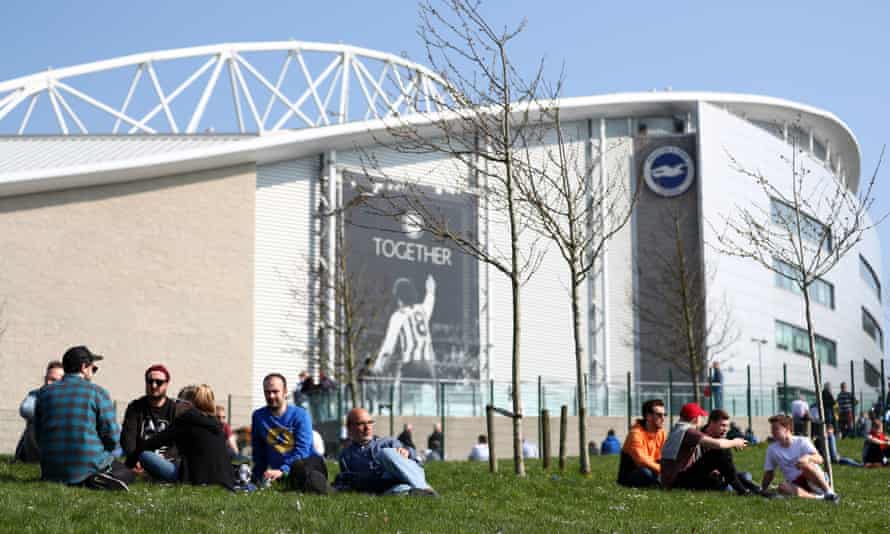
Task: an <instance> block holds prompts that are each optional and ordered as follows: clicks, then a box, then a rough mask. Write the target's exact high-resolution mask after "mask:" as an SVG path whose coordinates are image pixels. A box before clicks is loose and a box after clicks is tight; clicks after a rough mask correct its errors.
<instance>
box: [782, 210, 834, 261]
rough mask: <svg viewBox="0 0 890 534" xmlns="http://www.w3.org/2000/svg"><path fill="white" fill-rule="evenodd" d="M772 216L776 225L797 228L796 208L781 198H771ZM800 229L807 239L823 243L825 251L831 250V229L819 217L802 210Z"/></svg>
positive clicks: (814, 242) (815, 242)
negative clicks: (811, 215)
mask: <svg viewBox="0 0 890 534" xmlns="http://www.w3.org/2000/svg"><path fill="white" fill-rule="evenodd" d="M770 217H771V219H772V221H773V224H775V225H778V226H781V227H783V228H792V229H793V228H796V225H797V218H796V216H795V211H794V208H792V207H791V206H789V205H788V204H785V203H784V202H782V201H781V200H778V199H775V198H773V199H770ZM800 230H801V234H803V237H804V239H805V240H806V241H808V242H810V243H812V244H813V245H816V246H818V245H819V244H820V243H821V244H822V249H823V250H824V251H825V252H831V249H832V242H831V229H829V228H828V227H826V226H825V225H824V224H822V223H821V222H819V220H818V219H816V218H814V217H810V216H809V215H807V214H806V213H803V212H801V214H800ZM795 233H796V232H795Z"/></svg>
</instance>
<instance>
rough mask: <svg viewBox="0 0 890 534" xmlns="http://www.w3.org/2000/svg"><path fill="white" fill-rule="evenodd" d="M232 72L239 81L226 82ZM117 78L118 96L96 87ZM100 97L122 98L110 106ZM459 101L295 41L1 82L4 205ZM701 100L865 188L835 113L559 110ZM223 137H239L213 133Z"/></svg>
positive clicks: (218, 160) (199, 164)
mask: <svg viewBox="0 0 890 534" xmlns="http://www.w3.org/2000/svg"><path fill="white" fill-rule="evenodd" d="M179 61H184V62H187V64H186V65H184V66H180V67H179V68H178V70H176V69H171V70H164V71H163V74H164V76H165V78H166V77H167V76H170V77H173V76H172V74H173V73H176V74H177V75H178V79H181V80H182V81H181V82H180V83H179V84H178V85H176V87H175V88H173V89H172V90H170V89H169V87H168V88H167V89H166V90H165V88H164V85H163V84H162V82H161V80H162V77H161V74H162V72H161V69H162V68H165V69H166V67H167V66H168V64H173V63H176V62H179ZM223 69H226V71H227V77H228V78H229V83H228V84H224V83H222V82H221V80H220V78H221V77H222V76H223V75H222V70H223ZM264 69H265V70H264ZM269 69H271V70H272V71H274V75H272V74H268V73H269V72H270V70H269ZM378 69H379V70H378ZM263 72H266V73H267V74H263ZM112 74H116V75H117V76H118V78H117V80H118V81H119V83H118V85H114V83H106V84H99V85H96V84H93V85H89V84H88V83H87V82H86V81H85V80H86V78H88V77H89V76H100V75H112ZM272 80H274V82H273V81H272ZM78 87H80V88H78ZM88 87H89V88H93V89H95V91H99V92H101V91H102V90H106V91H107V92H108V95H115V94H116V96H102V97H100V96H98V93H96V92H95V91H94V92H90V91H89V90H88ZM140 91H142V92H141V93H140ZM218 93H223V95H222V97H221V96H220V94H218ZM447 94H448V91H447V88H446V87H445V82H444V81H443V80H442V79H441V78H439V77H438V76H437V75H436V74H435V73H433V72H431V71H429V70H428V69H426V68H425V67H423V66H421V65H417V64H415V63H411V62H409V61H407V60H405V59H403V58H400V57H398V56H394V55H391V54H385V53H382V52H375V51H372V50H366V49H361V48H356V47H351V46H346V45H331V44H322V43H306V42H296V41H293V42H274V43H240V44H222V45H213V46H203V47H195V48H186V49H179V50H169V51H163V52H153V53H146V54H138V55H133V56H127V57H122V58H118V59H112V60H107V61H100V62H96V63H89V64H85V65H80V66H76V67H68V68H63V69H58V70H50V71H47V72H45V73H39V74H33V75H30V76H25V77H21V78H16V79H14V80H9V81H6V82H0V134H2V133H6V134H7V136H6V137H0V196H8V195H15V194H24V193H32V192H38V191H47V190H52V189H60V188H70V187H80V186H86V185H94V184H103V183H112V182H122V181H130V180H138V179H143V178H150V177H154V176H161V175H166V174H174V173H180V172H191V171H196V170H203V169H208V168H217V167H221V166H227V165H237V164H242V163H252V162H257V163H267V162H274V161H280V160H284V159H293V158H299V157H302V156H307V155H311V154H317V153H319V152H322V151H324V150H330V149H351V148H354V147H356V146H359V145H367V144H373V143H374V142H376V140H377V139H378V138H379V136H380V135H382V134H384V133H385V131H386V125H387V124H388V123H387V120H388V119H389V120H391V119H393V118H394V117H404V116H406V115H411V114H412V113H414V112H418V111H419V112H421V113H417V114H415V115H414V116H412V117H411V118H410V119H409V120H410V121H411V122H412V123H414V124H416V125H422V124H423V123H424V122H425V121H428V120H429V119H430V114H431V113H432V114H436V113H438V112H440V111H441V109H440V104H441V103H442V102H444V100H443V99H444V98H447ZM91 95H95V96H91ZM260 97H262V98H263V100H260ZM115 98H116V99H117V100H114V99H115ZM44 100H45V101H48V102H43V101H44ZM75 101H77V102H76V103H75ZM108 102H117V103H118V105H116V106H112V105H111V104H109V103H108ZM699 102H708V103H711V104H714V105H718V106H721V107H725V108H727V109H729V110H731V111H732V112H734V113H736V114H739V115H741V116H743V117H745V118H748V119H750V120H754V121H772V122H783V121H784V122H788V123H794V124H796V125H798V126H800V127H801V128H804V129H807V130H811V131H813V132H815V133H816V134H817V135H818V136H819V138H820V139H821V140H822V142H825V143H827V144H828V145H829V146H830V147H831V151H832V153H834V154H840V155H841V157H842V158H843V162H844V163H843V165H844V168H845V170H846V175H847V182H848V185H849V187H850V188H851V189H853V190H855V189H856V188H857V187H858V181H859V165H860V153H859V146H858V143H857V141H856V139H855V137H854V136H853V134H852V132H851V131H850V129H849V128H848V127H847V126H846V124H844V123H843V122H842V121H841V120H840V119H838V118H837V117H836V116H834V115H833V114H831V113H829V112H826V111H823V110H820V109H817V108H813V107H810V106H806V105H802V104H798V103H795V102H791V101H787V100H782V99H777V98H771V97H763V96H756V95H743V94H731V93H708V92H649V93H622V94H612V95H601V96H590V97H579V98H567V99H564V100H562V101H561V102H560V106H561V110H562V111H561V114H562V119H563V120H580V119H587V118H595V117H627V116H645V115H650V114H661V115H663V114H664V113H665V112H666V111H667V112H674V113H681V112H683V113H685V112H694V111H695V108H696V106H697V105H698V103H699ZM41 103H42V104H43V106H44V111H46V114H47V117H45V119H46V120H45V121H44V123H43V127H45V128H49V130H50V132H49V133H52V134H55V135H50V136H45V135H38V136H35V135H33V134H32V133H30V132H32V130H34V129H36V128H37V126H38V125H37V124H36V123H35V119H34V116H35V113H36V111H35V110H36V109H38V106H40V105H41ZM77 105H80V106H81V108H88V109H89V110H90V112H91V113H92V114H91V115H88V114H87V113H86V112H80V109H81V108H78V107H77ZM214 105H217V106H218V107H216V108H213V114H212V117H213V119H214V120H215V121H217V120H219V121H222V122H219V123H217V124H218V125H213V123H211V122H210V119H208V118H207V117H208V116H209V115H210V109H211V108H212V107H213V106H214ZM220 106H221V107H220ZM443 112H444V111H443ZM226 118H228V120H229V122H228V123H226V122H225V119H226ZM87 119H92V120H93V122H90V121H88V120H87ZM94 124H95V126H94ZM390 124H391V123H390ZM10 125H12V126H13V128H12V131H10V130H9V126H10ZM205 126H209V128H212V130H211V131H212V132H213V133H212V134H211V133H209V132H207V131H205V130H203V129H204V128H205ZM75 128H76V130H75ZM225 131H230V132H234V133H233V134H231V135H221V134H217V133H215V132H225ZM43 133H46V132H43ZM75 133H76V134H78V135H72V134H75ZM59 134H62V135H59ZM96 134H102V135H96Z"/></svg>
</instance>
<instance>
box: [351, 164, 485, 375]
mask: <svg viewBox="0 0 890 534" xmlns="http://www.w3.org/2000/svg"><path fill="white" fill-rule="evenodd" d="M398 187H399V186H398V185H397V184H395V183H393V182H384V181H379V180H375V181H373V182H372V181H371V180H369V179H368V178H365V177H362V176H358V175H353V174H346V175H345V176H344V180H343V205H344V206H347V207H348V208H347V209H346V210H345V212H344V217H343V222H344V228H343V231H344V244H345V246H344V251H345V254H346V255H347V261H346V269H347V271H348V275H349V276H350V277H352V278H355V279H361V280H363V282H365V283H366V282H368V281H373V284H374V285H375V286H376V287H379V288H380V289H381V291H380V294H381V295H382V297H381V300H382V302H381V303H380V306H381V309H380V313H378V314H376V315H375V317H373V318H371V321H370V324H369V325H368V329H367V336H366V337H367V339H366V340H365V342H364V343H362V347H363V348H364V350H366V352H367V354H362V355H360V360H359V361H363V362H369V368H368V369H367V370H366V373H365V376H370V377H374V378H379V379H383V380H395V381H401V380H409V381H411V380H424V381H428V380H443V379H444V380H461V379H478V378H479V372H480V361H479V297H478V292H479V269H478V266H477V262H476V260H475V259H474V258H472V257H471V256H468V255H466V254H464V253H463V252H461V250H460V249H459V248H458V247H457V246H455V245H454V244H453V243H450V242H448V241H444V240H441V239H437V238H435V237H434V236H432V235H430V234H429V233H428V232H426V231H424V230H423V229H422V224H421V219H420V215H419V214H418V213H417V212H416V211H412V210H410V209H406V210H405V212H404V213H403V214H400V215H399V216H397V217H393V216H389V215H387V213H389V212H391V211H392V205H393V202H394V200H393V199H394V198H396V195H389V194H387V193H386V191H393V190H395V189H396V188H398ZM406 191H410V192H406ZM402 194H413V195H416V196H417V197H418V198H422V201H423V202H424V204H425V205H426V206H428V207H429V208H430V209H432V210H435V211H436V212H437V213H439V214H442V215H443V216H445V217H447V219H448V220H449V224H450V225H452V227H453V228H454V229H455V230H457V231H460V232H464V233H466V234H475V232H476V226H477V224H476V220H477V207H476V206H477V202H476V198H475V196H473V195H471V194H467V193H453V192H446V191H441V190H437V189H436V188H433V187H426V186H416V185H412V186H411V187H410V188H409V189H408V190H405V189H402V191H401V192H400V193H399V195H402ZM359 197H361V199H360V200H359Z"/></svg>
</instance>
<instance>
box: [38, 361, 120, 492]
mask: <svg viewBox="0 0 890 534" xmlns="http://www.w3.org/2000/svg"><path fill="white" fill-rule="evenodd" d="M100 360H102V356H99V355H98V354H93V353H92V352H90V350H89V349H88V348H86V347H84V346H77V347H72V348H70V349H68V350H67V351H66V352H65V355H64V356H63V357H62V366H63V368H64V369H65V376H64V378H62V380H60V381H58V382H56V383H54V384H50V385H48V386H45V387H43V388H41V390H40V393H38V398H37V408H36V411H35V414H34V429H35V432H36V435H37V443H38V444H39V445H40V471H41V477H42V478H43V479H44V480H52V481H56V482H64V483H66V484H71V485H84V486H87V487H90V488H96V489H111V490H127V489H128V488H127V483H128V482H132V481H133V472H132V471H130V470H129V469H127V467H126V466H124V465H123V464H121V463H119V462H117V461H115V460H114V456H113V455H112V453H111V451H113V450H114V449H115V447H116V446H117V435H118V432H119V429H118V425H117V422H116V420H115V414H114V405H113V404H112V402H111V397H109V395H108V392H107V391H106V390H105V389H104V388H102V387H99V386H97V385H96V384H93V383H92V382H91V380H92V379H93V376H95V374H96V373H97V372H98V371H99V367H98V366H97V365H96V362H98V361H100Z"/></svg>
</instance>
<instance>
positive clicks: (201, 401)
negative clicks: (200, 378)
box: [139, 384, 235, 489]
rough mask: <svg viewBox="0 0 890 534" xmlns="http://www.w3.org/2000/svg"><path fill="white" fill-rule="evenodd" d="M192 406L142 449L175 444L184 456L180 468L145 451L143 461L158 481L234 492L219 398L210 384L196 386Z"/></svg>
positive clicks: (141, 459)
mask: <svg viewBox="0 0 890 534" xmlns="http://www.w3.org/2000/svg"><path fill="white" fill-rule="evenodd" d="M191 403H192V407H191V408H190V409H189V410H188V411H186V412H185V413H183V414H182V415H180V416H178V417H177V418H176V420H174V421H173V424H172V425H171V426H170V427H169V428H168V429H167V430H165V431H163V432H161V433H159V434H157V435H155V436H153V437H152V438H150V439H148V440H146V441H145V443H144V444H143V446H142V448H143V449H144V450H145V451H152V450H155V449H157V448H160V447H162V446H164V445H169V444H175V445H176V448H177V450H179V454H180V456H181V457H182V463H181V464H180V465H179V466H176V465H175V464H172V463H171V462H168V461H166V460H164V459H163V458H158V457H157V455H152V454H151V453H150V452H142V453H141V454H140V455H139V460H140V462H142V466H143V467H144V468H145V470H146V471H147V472H148V473H149V474H150V475H152V476H153V477H155V478H158V479H161V480H166V481H168V482H175V481H180V482H187V483H190V484H220V485H222V486H225V487H226V488H229V489H232V488H233V487H234V486H235V475H234V472H233V470H232V464H231V461H230V455H229V452H228V449H227V446H226V435H225V432H224V431H223V427H222V425H221V424H220V422H219V420H218V419H217V418H216V399H215V397H214V395H213V390H212V389H211V388H210V386H208V385H207V384H201V385H199V386H196V387H195V390H194V396H193V397H192V399H191Z"/></svg>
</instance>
